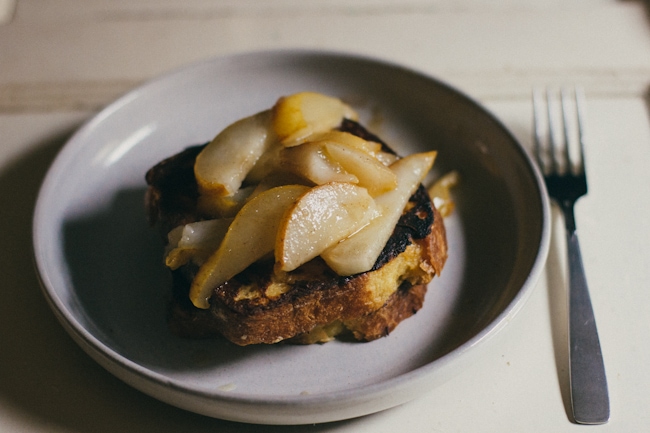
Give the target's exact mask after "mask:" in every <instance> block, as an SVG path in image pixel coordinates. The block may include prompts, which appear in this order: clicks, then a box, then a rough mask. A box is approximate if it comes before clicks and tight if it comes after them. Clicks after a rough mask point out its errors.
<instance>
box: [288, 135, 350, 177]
mask: <svg viewBox="0 0 650 433" xmlns="http://www.w3.org/2000/svg"><path fill="white" fill-rule="evenodd" d="M278 169H279V170H281V171H288V172H290V173H293V174H296V175H299V176H301V177H304V178H305V179H308V180H310V181H312V182H313V183H314V184H316V185H323V184H326V183H329V182H348V183H358V182H359V179H358V178H357V177H356V176H355V175H353V174H351V173H348V172H347V171H346V170H345V169H344V168H343V167H342V166H341V164H338V163H337V162H336V161H332V160H331V159H330V158H328V155H327V154H326V153H325V148H324V147H323V146H322V145H321V144H320V143H305V144H303V145H300V146H296V147H289V148H286V149H283V150H282V152H280V158H279V160H278Z"/></svg>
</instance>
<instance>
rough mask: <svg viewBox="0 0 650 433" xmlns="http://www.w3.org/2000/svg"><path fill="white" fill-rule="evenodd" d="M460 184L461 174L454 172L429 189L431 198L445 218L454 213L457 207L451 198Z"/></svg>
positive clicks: (437, 181)
mask: <svg viewBox="0 0 650 433" xmlns="http://www.w3.org/2000/svg"><path fill="white" fill-rule="evenodd" d="M459 182H460V174H458V172H457V171H455V170H454V171H450V172H449V173H446V174H445V175H443V176H442V177H441V178H440V179H438V180H436V181H435V182H434V184H433V185H431V186H430V187H429V196H430V197H431V200H432V201H433V204H434V205H435V206H436V209H438V211H439V212H440V215H442V216H443V217H448V216H449V215H451V214H452V213H453V212H454V208H455V207H456V205H455V203H454V200H453V198H452V197H451V190H452V189H453V188H454V187H456V186H457V185H458V183H459Z"/></svg>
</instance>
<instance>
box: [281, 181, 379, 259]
mask: <svg viewBox="0 0 650 433" xmlns="http://www.w3.org/2000/svg"><path fill="white" fill-rule="evenodd" d="M377 215H378V212H377V207H376V205H375V201H374V200H373V198H372V197H371V196H370V194H368V191H367V190H366V189H365V188H361V187H359V186H356V185H352V184H350V183H340V182H332V183H328V184H325V185H320V186H317V187H314V188H313V189H311V190H310V191H309V192H307V193H306V194H305V195H303V196H302V197H301V198H300V200H298V201H297V202H296V203H295V204H294V205H293V207H292V208H291V209H289V211H288V212H287V213H286V214H285V216H284V218H283V219H282V222H281V224H280V228H279V231H278V236H277V243H276V247H275V261H276V267H277V269H279V270H280V271H287V272H288V271H292V270H294V269H296V268H297V267H298V266H300V265H302V264H303V263H306V262H308V261H309V260H311V259H313V258H314V257H316V256H318V255H319V254H320V253H321V252H323V251H324V250H325V249H327V248H329V247H331V246H332V245H334V244H336V243H337V242H340V241H341V240H342V239H345V238H346V237H348V236H350V235H351V234H352V233H354V232H356V231H358V230H359V229H361V228H362V227H364V226H365V225H367V224H368V223H369V222H370V221H371V220H372V219H373V218H376V217H377Z"/></svg>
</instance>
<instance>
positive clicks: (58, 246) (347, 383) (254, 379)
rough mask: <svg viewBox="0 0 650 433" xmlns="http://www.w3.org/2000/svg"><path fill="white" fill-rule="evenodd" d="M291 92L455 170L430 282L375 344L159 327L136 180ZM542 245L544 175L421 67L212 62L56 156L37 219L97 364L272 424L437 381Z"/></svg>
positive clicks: (193, 405) (493, 124)
mask: <svg viewBox="0 0 650 433" xmlns="http://www.w3.org/2000/svg"><path fill="white" fill-rule="evenodd" d="M303 90H314V91H319V92H323V93H327V94H331V95H334V96H338V97H341V98H344V99H345V100H346V101H348V102H350V103H351V104H352V105H353V106H355V108H357V109H358V111H359V112H360V113H361V115H362V121H363V122H364V123H366V124H369V125H370V126H371V127H372V128H373V129H374V130H375V132H377V133H379V134H380V135H381V136H382V137H383V138H385V140H386V141H388V142H389V143H390V144H391V145H392V146H393V147H394V148H395V149H397V150H398V151H399V152H401V153H403V154H406V153H411V152H414V151H418V150H428V149H436V150H438V152H439V154H438V159H437V161H436V165H435V167H434V176H435V175H439V174H440V173H444V172H447V171H449V170H458V171H459V172H460V174H461V176H462V184H461V185H460V186H459V187H458V189H457V190H456V191H455V193H456V194H455V198H456V201H457V211H456V213H455V214H454V215H453V216H451V217H450V218H448V219H447V220H446V225H447V231H448V238H449V242H450V257H449V260H448V262H447V265H446V268H445V270H444V272H443V274H442V276H441V278H436V279H435V280H434V282H433V283H432V284H431V287H430V288H429V293H428V295H427V299H426V302H425V306H424V308H423V309H422V310H421V311H420V312H419V313H418V314H417V315H416V316H414V317H412V318H411V319H409V320H407V321H405V322H404V323H402V324H401V325H400V326H399V327H398V328H397V329H396V330H395V331H394V332H393V333H392V334H391V335H390V336H388V337H387V338H383V339H381V340H378V341H375V342H372V343H367V344H362V343H349V342H339V341H335V342H331V343H328V344H325V345H312V346H290V345H275V346H260V347H243V348H242V347H234V346H232V345H230V344H226V343H224V342H221V341H205V340H204V341H188V340H183V339H179V338H176V337H174V336H172V335H170V334H169V332H168V331H167V328H166V325H165V306H166V302H167V299H168V296H169V295H168V291H169V277H168V273H167V271H166V270H165V269H164V267H163V266H162V261H161V254H162V245H161V242H160V241H159V239H158V237H157V234H156V233H155V232H154V230H152V229H150V228H149V227H148V225H147V223H146V222H145V215H144V209H143V194H144V190H145V183H144V174H145V172H146V170H147V169H148V168H149V167H151V166H152V165H154V164H155V163H156V162H158V161H159V160H161V159H163V158H165V157H167V156H170V155H172V154H173V153H176V152H178V151H180V150H181V149H182V148H183V147H184V146H186V145H190V144H195V143H203V142H205V141H208V140H210V139H211V138H212V137H213V136H214V135H215V134H216V133H217V132H219V131H220V130H221V129H222V128H224V127H225V126H226V125H228V124H229V123H231V122H233V121H234V120H236V119H239V118H241V117H244V116H247V115H250V114H252V113H255V112H257V111H260V110H262V109H265V108H268V107H270V106H272V104H273V103H274V102H275V100H276V99H277V98H278V97H279V96H281V95H285V94H290V93H294V92H298V91H303ZM548 243H549V206H548V201H547V199H546V195H545V192H544V187H543V184H542V181H541V178H540V176H539V173H538V172H537V171H536V170H535V169H534V167H533V165H532V163H531V161H530V160H529V158H528V156H527V154H526V152H525V151H524V150H523V149H522V147H521V146H520V145H519V143H517V141H516V140H515V139H514V138H513V136H512V135H511V134H510V133H509V132H508V131H507V130H506V129H505V128H504V127H503V125H502V124H501V123H500V122H499V121H497V120H496V119H495V118H494V117H493V116H492V115H490V114H489V113H487V112H486V111H485V110H484V109H483V108H481V107H480V106H479V105H478V104H477V103H475V102H473V101H472V100H471V99H469V98H468V97H466V96H464V95H463V94H461V93H459V92H458V91H456V90H454V89H452V88H450V87H448V86H446V85H445V84H442V83H440V82H439V81H437V80H435V79H433V78H431V77H427V76H424V75H422V74H419V73H417V72H413V71H411V70H408V69H405V68H402V67H399V66H395V65H392V64H387V63H384V62H381V61H377V60H373V59H367V58H359V57H354V56H348V55H338V54H330V53H314V52H271V53H268V52H267V53H252V54H245V55H237V56H232V57H224V58H217V59H213V60H208V61H205V62H202V63H199V64H195V65H192V66H190V67H187V68H184V69H182V70H179V71H177V72H174V73H172V74H169V75H166V76H164V77H162V78H159V79H156V80H153V81H151V82H150V83H148V84H146V85H144V86H142V87H140V88H138V89H136V90H134V91H133V92H131V93H129V94H127V95H126V96H124V97H123V98H121V99H119V100H118V101H116V102H115V103H113V104H112V105H110V106H109V107H107V108H106V109H105V110H103V111H102V112H101V113H99V114H98V115H97V116H96V117H95V118H94V119H92V120H91V121H90V122H89V123H87V124H86V125H85V126H84V127H82V128H81V129H80V130H79V131H78V132H77V133H76V134H75V135H74V136H73V137H72V138H71V139H70V141H69V142H68V143H67V145H66V146H65V148H64V149H63V150H62V151H61V153H60V155H59V156H58V158H57V159H56V160H55V162H54V164H53V166H52V167H51V170H50V171H49V173H48V175H47V177H46V179H45V182H44V184H43V187H42V190H41V193H40V196H39V199H38V203H37V207H36V213H35V219H34V249H35V257H36V264H37V267H38V272H39V274H40V276H41V279H42V282H43V287H44V293H45V296H46V297H47V300H48V301H49V303H50V305H51V307H52V309H53V310H54V312H55V313H56V315H57V316H58V318H59V320H60V321H61V323H62V324H63V326H64V327H65V328H66V329H67V331H68V332H69V333H70V334H71V335H72V337H73V338H74V339H75V341H76V342H77V343H78V344H79V345H80V346H81V347H82V348H83V349H84V350H85V351H86V352H87V353H88V354H89V355H90V356H92V357H93V358H94V359H95V360H96V361H97V362H98V363H100V364H101V365H102V366H104V367H105V368H106V369H107V370H109V371H110V372H112V373H113V374H115V375H116V376H118V377H119V378H121V379H122V380H124V381H125V382H127V383H129V384H131V385H132V386H134V387H135V388H138V389H140V390H141V391H143V392H145V393H147V394H150V395H151V396H153V397H156V398H158V399H160V400H163V401H166V402H168V403H170V404H172V405H176V406H179V407H181V408H185V409H187V410H191V411H195V412H198V413H202V414H206V415H210V416H214V417H219V418H225V419H230V420H236V421H245V422H254V423H269V424H282V423H285V424H298V423H316V422H325V421H333V420H340V419H345V418H351V417H355V416H360V415H364V414H368V413H372V412H376V411H380V410H383V409H386V408H389V407H392V406H396V405H398V404H401V403H403V402H405V401H407V400H409V399H412V398H415V397H416V396H418V395H419V394H420V393H422V392H424V391H425V390H429V389H431V388H432V387H435V386H436V385H437V384H439V383H441V382H442V381H444V380H446V379H448V378H449V377H450V375H451V374H452V373H454V372H456V371H457V370H458V369H459V368H460V367H461V366H463V365H466V364H467V362H469V361H470V360H471V359H472V358H473V357H475V355H476V354H477V353H479V352H478V349H479V348H480V347H482V346H484V345H485V343H486V341H487V340H488V339H489V337H490V336H492V335H494V334H495V333H497V332H499V330H500V329H502V327H503V325H504V324H505V323H507V322H508V321H509V319H510V318H511V317H512V316H513V314H515V313H516V311H517V310H518V309H519V308H520V307H521V305H522V303H523V302H524V300H525V299H526V298H527V296H528V295H529V293H530V292H531V290H532V288H533V286H534V283H535V281H536V279H537V277H538V275H539V273H540V271H541V269H542V267H543V264H544V260H545V258H546V253H547V250H548ZM473 355H474V356H473Z"/></svg>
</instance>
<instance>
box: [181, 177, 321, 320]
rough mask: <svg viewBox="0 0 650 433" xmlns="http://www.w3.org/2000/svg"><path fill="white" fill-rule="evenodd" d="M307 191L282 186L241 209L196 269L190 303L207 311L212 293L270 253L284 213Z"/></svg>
mask: <svg viewBox="0 0 650 433" xmlns="http://www.w3.org/2000/svg"><path fill="white" fill-rule="evenodd" d="M308 191H309V187H306V186H302V185H285V186H280V187H277V188H272V189H269V190H267V191H264V192H262V193H261V194H259V195H257V196H256V197H254V198H253V199H251V200H250V201H249V202H248V203H246V204H245V205H244V207H242V209H241V210H240V211H239V213H238V214H237V216H236V217H235V219H234V220H233V222H232V224H231V225H230V227H229V228H228V231H227V232H226V235H225V236H224V239H223V242H222V243H221V245H220V246H219V248H218V249H217V250H216V251H215V252H214V253H213V254H212V255H211V256H210V257H209V258H208V259H207V260H206V262H205V263H204V264H203V265H202V266H201V267H200V268H199V271H198V272H197V274H196V276H195V277H194V280H193V281H192V286H191V287H190V300H191V301H192V303H193V304H194V305H195V306H196V307H198V308H208V307H209V303H208V299H209V298H210V295H211V294H212V290H213V289H214V288H215V287H217V286H219V285H220V284H222V283H224V282H225V281H227V280H229V279H230V278H232V277H234V276H235V275H237V274H238V273H240V272H241V271H243V270H244V269H246V268H247V267H248V266H249V265H251V264H252V263H254V262H255V261H257V260H259V259H260V258H262V257H264V256H265V255H267V254H268V253H270V252H272V251H273V250H274V248H275V242H276V235H277V233H278V227H279V225H280V222H281V220H282V218H283V216H284V214H285V213H286V211H287V209H289V208H291V207H292V206H293V205H294V204H295V203H296V201H298V199H299V198H300V197H301V196H302V195H304V194H305V193H307V192H308Z"/></svg>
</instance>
